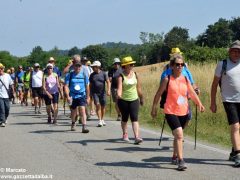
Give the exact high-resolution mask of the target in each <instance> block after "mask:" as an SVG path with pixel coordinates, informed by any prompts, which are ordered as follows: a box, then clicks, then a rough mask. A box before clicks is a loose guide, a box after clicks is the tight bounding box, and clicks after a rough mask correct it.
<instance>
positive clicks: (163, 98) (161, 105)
mask: <svg viewBox="0 0 240 180" xmlns="http://www.w3.org/2000/svg"><path fill="white" fill-rule="evenodd" d="M184 78H185V80H186V83H188V80H187V77H186V76H184ZM169 81H170V75H168V82H167V87H166V89H165V91H164V92H163V93H162V96H161V101H160V108H161V109H164V104H165V103H166V100H167V94H168V85H169Z"/></svg>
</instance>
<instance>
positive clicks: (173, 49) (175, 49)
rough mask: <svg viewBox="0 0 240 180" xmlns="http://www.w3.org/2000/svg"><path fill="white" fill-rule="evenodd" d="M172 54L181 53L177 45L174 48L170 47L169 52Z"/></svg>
mask: <svg viewBox="0 0 240 180" xmlns="http://www.w3.org/2000/svg"><path fill="white" fill-rule="evenodd" d="M173 54H183V53H182V52H181V51H180V49H179V48H178V47H176V48H172V50H171V54H170V55H173Z"/></svg>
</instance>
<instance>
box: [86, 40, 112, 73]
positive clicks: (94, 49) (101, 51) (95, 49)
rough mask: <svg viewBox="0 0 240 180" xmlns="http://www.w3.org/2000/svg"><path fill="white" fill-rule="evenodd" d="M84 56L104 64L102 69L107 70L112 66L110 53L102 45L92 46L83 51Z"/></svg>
mask: <svg viewBox="0 0 240 180" xmlns="http://www.w3.org/2000/svg"><path fill="white" fill-rule="evenodd" d="M82 56H86V57H87V58H89V59H90V60H92V61H95V60H98V61H100V62H101V63H102V68H103V69H107V67H109V66H110V65H111V60H110V59H109V56H108V51H107V50H106V49H105V48H103V47H102V46H101V45H90V46H87V47H85V48H83V49H82Z"/></svg>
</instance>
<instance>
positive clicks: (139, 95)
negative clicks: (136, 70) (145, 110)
mask: <svg viewBox="0 0 240 180" xmlns="http://www.w3.org/2000/svg"><path fill="white" fill-rule="evenodd" d="M136 77H137V93H138V97H139V99H140V104H141V105H143V103H144V100H143V94H142V86H141V81H140V79H139V77H138V76H137V75H136Z"/></svg>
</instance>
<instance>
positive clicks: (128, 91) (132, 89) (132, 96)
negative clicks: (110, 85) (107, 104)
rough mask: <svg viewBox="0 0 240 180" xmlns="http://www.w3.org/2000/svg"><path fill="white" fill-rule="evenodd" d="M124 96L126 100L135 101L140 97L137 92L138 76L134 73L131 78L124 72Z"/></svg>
mask: <svg viewBox="0 0 240 180" xmlns="http://www.w3.org/2000/svg"><path fill="white" fill-rule="evenodd" d="M122 77H123V83H122V98H121V99H123V100H125V101H134V100H136V99H138V93H137V78H136V74H135V73H133V75H132V77H131V78H128V77H127V76H125V75H124V74H123V73H122Z"/></svg>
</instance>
